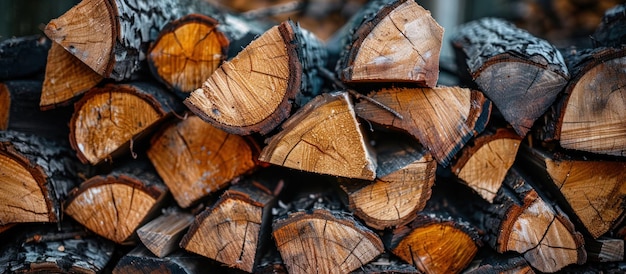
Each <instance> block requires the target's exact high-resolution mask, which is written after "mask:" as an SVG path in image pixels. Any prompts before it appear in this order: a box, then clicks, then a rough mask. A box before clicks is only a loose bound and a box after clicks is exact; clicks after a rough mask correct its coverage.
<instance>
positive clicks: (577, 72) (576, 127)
mask: <svg viewBox="0 0 626 274" xmlns="http://www.w3.org/2000/svg"><path fill="white" fill-rule="evenodd" d="M567 56H568V64H569V66H570V72H571V74H572V79H571V81H570V82H569V84H568V85H567V87H566V88H565V91H564V94H563V97H562V99H561V100H559V102H557V103H556V104H555V106H554V108H551V111H549V112H548V113H546V123H545V125H543V126H542V128H541V131H542V132H541V135H540V136H539V138H541V139H543V140H548V141H550V140H559V142H560V144H561V146H562V147H564V148H567V149H575V150H581V151H588V152H592V153H597V154H607V155H616V156H626V101H624V100H623V98H624V96H626V95H625V94H626V88H624V87H625V86H626V77H625V75H624V73H622V71H623V70H624V68H625V67H626V48H621V49H611V48H597V49H594V50H587V51H570V52H569V55H567Z"/></svg>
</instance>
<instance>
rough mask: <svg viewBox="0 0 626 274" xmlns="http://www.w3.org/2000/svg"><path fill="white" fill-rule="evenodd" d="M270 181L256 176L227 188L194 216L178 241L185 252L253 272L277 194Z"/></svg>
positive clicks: (266, 238) (262, 245)
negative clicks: (186, 230)
mask: <svg viewBox="0 0 626 274" xmlns="http://www.w3.org/2000/svg"><path fill="white" fill-rule="evenodd" d="M266 185H270V184H269V182H264V181H256V179H252V180H248V181H244V182H239V183H237V184H235V185H233V186H232V187H230V188H229V189H228V190H226V192H224V194H223V195H222V196H221V197H220V199H219V200H218V201H217V202H216V203H215V204H214V205H213V206H212V207H211V208H206V209H205V210H204V211H202V213H200V214H198V215H197V216H196V219H195V221H194V222H193V224H192V225H191V227H190V228H189V231H188V232H187V234H185V236H184V237H183V239H182V241H181V242H180V246H181V247H182V248H184V249H185V250H187V251H190V252H193V253H196V254H199V255H202V256H204V257H207V258H210V259H213V260H216V261H219V262H221V263H223V264H225V265H227V266H229V267H232V268H238V269H241V270H244V271H247V272H252V271H253V270H254V268H255V266H256V265H257V264H258V262H259V260H260V258H261V257H262V255H263V254H265V250H266V249H267V244H268V243H267V242H268V240H269V239H270V238H269V236H270V234H269V230H270V228H271V227H270V226H271V218H272V213H271V209H272V206H273V205H274V203H275V201H276V199H275V198H276V194H274V193H272V192H266V191H268V188H267V186H266Z"/></svg>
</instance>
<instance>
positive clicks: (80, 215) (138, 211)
mask: <svg viewBox="0 0 626 274" xmlns="http://www.w3.org/2000/svg"><path fill="white" fill-rule="evenodd" d="M166 193H167V188H166V187H165V185H164V184H163V182H162V181H161V179H160V178H159V177H158V175H156V172H154V170H153V169H152V168H151V167H150V163H148V162H146V161H138V160H135V161H131V162H128V163H127V164H125V165H124V166H122V167H120V168H118V169H115V170H113V171H112V172H111V173H109V174H108V175H98V176H94V177H91V178H89V179H88V180H87V181H85V182H83V183H82V184H81V185H80V186H79V187H78V188H75V189H74V190H72V192H71V193H70V194H69V195H68V198H67V201H66V203H65V214H67V215H69V216H70V217H72V218H73V219H74V220H76V221H78V222H79V223H81V224H82V225H84V226H85V227H86V228H88V229H89V230H91V231H93V232H94V233H96V234H98V235H100V236H102V237H105V238H107V239H109V240H112V241H114V242H116V243H118V244H126V243H127V241H128V242H130V241H132V240H133V239H132V238H133V237H134V236H135V235H134V233H135V231H136V230H137V229H138V228H139V227H141V225H143V224H144V223H145V222H146V221H147V220H149V217H151V215H154V214H155V213H156V210H157V209H159V208H160V207H161V201H162V200H163V198H164V197H165V194H166Z"/></svg>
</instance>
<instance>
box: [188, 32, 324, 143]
mask: <svg viewBox="0 0 626 274" xmlns="http://www.w3.org/2000/svg"><path fill="white" fill-rule="evenodd" d="M325 56H326V52H325V49H324V48H323V47H322V44H321V41H319V40H318V39H317V38H316V37H314V36H313V35H312V34H311V33H309V32H308V31H306V30H304V29H302V28H300V27H299V26H298V25H297V24H295V23H294V22H292V21H285V22H282V23H281V24H280V25H278V26H275V27H273V28H271V29H269V30H268V31H266V32H265V33H264V34H263V35H261V36H260V37H258V38H257V39H256V40H254V41H252V42H251V43H250V44H249V45H248V46H247V47H246V48H245V49H243V50H242V51H241V52H240V53H239V54H238V55H237V56H235V58H233V59H232V60H230V61H227V62H224V63H223V64H222V65H221V66H220V67H219V68H218V69H217V70H216V71H215V72H214V73H213V74H212V75H211V77H209V78H208V79H207V80H206V82H205V83H204V84H203V85H202V87H201V88H199V89H197V90H195V91H193V92H192V93H191V94H190V95H189V97H188V98H187V99H185V101H184V103H185V105H187V107H189V109H191V111H193V112H194V113H195V114H196V115H198V116H199V117H200V118H202V119H203V120H205V121H207V122H209V123H211V124H213V125H214V126H215V127H217V128H220V129H222V130H224V131H226V132H229V133H233V134H240V135H246V134H251V133H254V132H258V133H261V134H267V133H269V132H271V131H272V130H274V129H275V128H276V127H277V126H278V125H279V124H280V123H282V122H283V121H284V120H285V119H286V118H287V117H289V115H290V114H291V113H292V111H293V110H294V109H295V108H297V107H299V106H302V105H304V104H305V103H306V102H308V101H309V100H310V99H311V98H312V97H314V96H316V95H317V94H319V93H320V92H321V90H320V89H321V84H322V80H321V78H319V76H318V72H317V71H318V69H317V68H318V67H323V66H324V62H325V60H324V59H325Z"/></svg>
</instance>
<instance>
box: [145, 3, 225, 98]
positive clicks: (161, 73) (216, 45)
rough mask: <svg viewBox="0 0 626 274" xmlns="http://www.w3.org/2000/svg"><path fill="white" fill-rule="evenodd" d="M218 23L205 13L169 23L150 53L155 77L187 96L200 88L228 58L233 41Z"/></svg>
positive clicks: (150, 64) (149, 57)
mask: <svg viewBox="0 0 626 274" xmlns="http://www.w3.org/2000/svg"><path fill="white" fill-rule="evenodd" d="M217 24H218V22H217V21H216V20H215V19H213V18H211V17H208V16H205V15H201V14H190V15H187V16H185V17H182V18H180V19H178V20H175V21H172V22H170V23H168V25H166V26H165V27H164V28H163V30H161V32H160V34H159V37H158V38H157V40H156V41H155V42H154V43H153V44H152V46H151V47H150V49H149V50H148V58H147V59H148V64H149V66H150V69H151V71H152V73H153V75H154V76H155V77H156V78H157V79H159V80H161V81H162V82H164V83H165V84H166V85H167V86H169V87H172V88H173V89H175V90H177V91H179V92H182V93H184V94H187V93H189V92H191V91H193V90H195V89H196V88H198V87H200V86H201V85H202V83H203V82H204V81H205V80H206V79H207V78H209V77H210V76H211V74H213V72H214V71H215V70H216V69H217V67H218V66H219V65H220V64H221V62H222V60H225V59H226V54H227V50H228V44H229V41H228V39H227V38H226V36H224V34H222V32H220V31H219V30H218V29H217V28H216V27H217Z"/></svg>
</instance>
